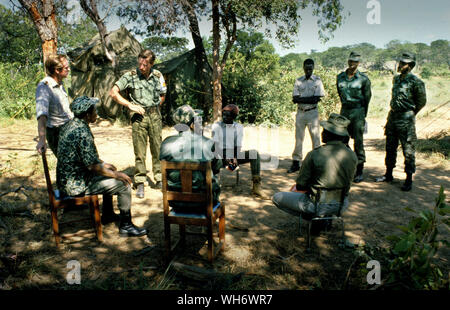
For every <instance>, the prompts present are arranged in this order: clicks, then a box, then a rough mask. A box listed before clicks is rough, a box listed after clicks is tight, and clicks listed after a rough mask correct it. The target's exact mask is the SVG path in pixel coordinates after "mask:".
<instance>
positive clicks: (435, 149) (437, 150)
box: [416, 130, 450, 161]
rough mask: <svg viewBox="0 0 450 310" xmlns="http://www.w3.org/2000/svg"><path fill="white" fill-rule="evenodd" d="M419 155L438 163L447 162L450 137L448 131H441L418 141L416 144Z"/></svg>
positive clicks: (449, 151) (449, 152) (449, 150)
mask: <svg viewBox="0 0 450 310" xmlns="http://www.w3.org/2000/svg"><path fill="white" fill-rule="evenodd" d="M416 150H417V152H419V153H424V154H426V155H427V156H428V157H429V158H433V159H437V160H438V161H442V160H443V161H448V160H449V154H450V135H449V131H448V130H441V131H440V132H438V133H435V134H433V135H431V136H427V137H426V139H419V140H418V141H417V144H416Z"/></svg>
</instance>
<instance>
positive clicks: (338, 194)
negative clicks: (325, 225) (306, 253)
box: [299, 189, 348, 250]
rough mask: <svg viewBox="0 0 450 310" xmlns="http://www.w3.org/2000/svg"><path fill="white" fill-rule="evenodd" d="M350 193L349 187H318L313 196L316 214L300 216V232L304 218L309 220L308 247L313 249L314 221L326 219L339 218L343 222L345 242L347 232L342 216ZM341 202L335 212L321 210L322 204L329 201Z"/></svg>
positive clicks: (343, 240)
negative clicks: (312, 233) (332, 188)
mask: <svg viewBox="0 0 450 310" xmlns="http://www.w3.org/2000/svg"><path fill="white" fill-rule="evenodd" d="M347 194H348V190H347V189H334V190H325V189H318V190H317V193H316V195H315V196H314V197H313V201H314V203H315V206H316V214H315V215H313V216H310V215H302V216H300V223H299V226H300V234H301V231H302V220H305V221H306V222H308V229H307V235H306V240H307V249H308V250H310V249H311V227H312V224H313V222H319V221H326V220H338V221H340V222H341V229H342V242H345V233H344V219H343V218H342V209H343V207H344V206H345V200H346V199H345V198H346V196H347ZM336 202H337V203H339V208H338V209H337V210H336V211H335V212H333V213H331V214H330V213H326V212H325V213H324V212H321V206H322V205H324V204H327V203H336Z"/></svg>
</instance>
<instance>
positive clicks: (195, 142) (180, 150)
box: [159, 105, 221, 213]
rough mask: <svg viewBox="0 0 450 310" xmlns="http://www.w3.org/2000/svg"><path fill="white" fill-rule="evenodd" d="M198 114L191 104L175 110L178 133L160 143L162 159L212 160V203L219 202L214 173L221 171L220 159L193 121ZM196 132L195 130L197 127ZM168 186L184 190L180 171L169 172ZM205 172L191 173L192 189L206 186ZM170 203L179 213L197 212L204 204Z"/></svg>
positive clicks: (218, 188) (181, 160)
mask: <svg viewBox="0 0 450 310" xmlns="http://www.w3.org/2000/svg"><path fill="white" fill-rule="evenodd" d="M196 116H197V114H196V112H195V111H194V109H192V107H191V106H189V105H183V106H181V107H179V108H178V109H176V110H175V112H174V113H173V115H172V118H173V121H174V122H175V124H176V125H175V129H176V130H177V131H178V134H177V135H173V136H169V137H167V138H165V139H164V141H163V142H162V144H161V150H160V155H159V159H160V160H166V161H172V162H190V163H201V162H207V161H211V168H212V174H213V176H212V192H213V193H212V194H213V204H214V205H216V204H217V203H218V202H219V195H220V186H219V183H218V181H217V177H216V176H214V175H215V174H217V173H219V171H220V168H221V162H220V161H219V160H217V159H216V158H215V157H214V142H213V141H212V140H211V139H208V138H206V137H204V136H202V135H201V124H197V122H194V120H195V117H196ZM196 126H199V127H198V132H199V133H197V130H195V131H194V129H197V127H196ZM167 178H168V181H167V183H168V186H169V189H170V190H173V191H177V190H181V179H180V172H179V171H172V172H170V173H169V174H168V176H167ZM205 185H206V183H205V175H203V173H201V172H200V171H194V173H193V174H192V191H193V192H195V191H197V190H201V189H204V188H205ZM170 206H171V207H172V208H173V209H174V211H176V212H183V213H186V212H198V211H203V210H204V207H203V206H202V205H199V204H198V203H195V202H181V201H180V202H177V201H171V204H170Z"/></svg>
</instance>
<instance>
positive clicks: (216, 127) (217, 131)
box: [212, 121, 244, 159]
mask: <svg viewBox="0 0 450 310" xmlns="http://www.w3.org/2000/svg"><path fill="white" fill-rule="evenodd" d="M243 135H244V126H242V124H239V123H236V122H233V124H225V123H224V122H223V121H219V122H216V123H214V124H213V125H212V139H213V141H214V145H215V152H216V154H218V155H219V156H221V157H222V156H223V155H222V154H223V150H225V151H226V153H225V155H226V158H227V159H232V158H234V148H235V147H237V148H238V149H240V148H241V147H242V138H243Z"/></svg>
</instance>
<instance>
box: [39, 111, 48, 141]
mask: <svg viewBox="0 0 450 310" xmlns="http://www.w3.org/2000/svg"><path fill="white" fill-rule="evenodd" d="M46 133H47V116H45V115H42V116H40V117H39V118H38V136H39V140H42V141H44V140H45V134H46Z"/></svg>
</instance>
